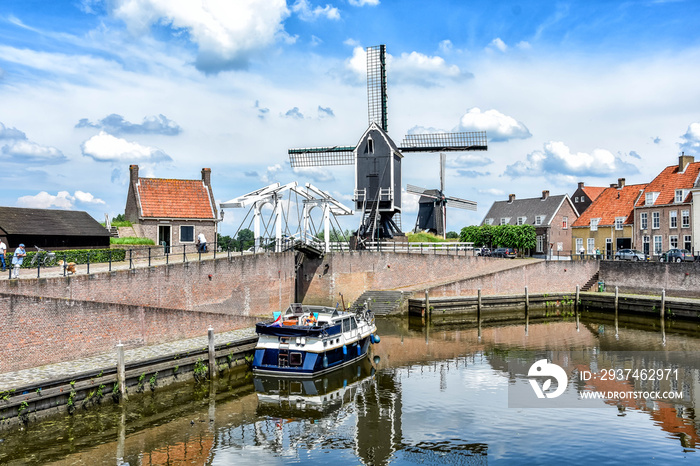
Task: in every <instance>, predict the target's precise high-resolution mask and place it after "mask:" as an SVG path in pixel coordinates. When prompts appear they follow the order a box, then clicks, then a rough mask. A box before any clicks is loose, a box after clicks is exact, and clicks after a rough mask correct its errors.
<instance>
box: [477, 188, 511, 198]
mask: <svg viewBox="0 0 700 466" xmlns="http://www.w3.org/2000/svg"><path fill="white" fill-rule="evenodd" d="M477 192H478V193H479V194H488V195H491V196H503V195H504V194H505V193H506V192H505V191H503V190H502V189H496V188H488V189H480V190H478V191H477Z"/></svg>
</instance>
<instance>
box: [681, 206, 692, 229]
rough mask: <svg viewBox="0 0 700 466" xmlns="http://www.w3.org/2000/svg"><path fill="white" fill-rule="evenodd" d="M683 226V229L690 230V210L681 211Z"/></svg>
mask: <svg viewBox="0 0 700 466" xmlns="http://www.w3.org/2000/svg"><path fill="white" fill-rule="evenodd" d="M681 226H682V227H683V228H690V211H689V210H682V211H681Z"/></svg>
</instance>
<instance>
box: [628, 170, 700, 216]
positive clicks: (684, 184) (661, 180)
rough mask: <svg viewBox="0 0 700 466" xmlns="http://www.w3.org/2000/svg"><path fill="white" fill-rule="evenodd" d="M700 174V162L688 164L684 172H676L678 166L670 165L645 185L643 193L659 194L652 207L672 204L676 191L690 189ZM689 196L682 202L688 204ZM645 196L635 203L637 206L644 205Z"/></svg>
mask: <svg viewBox="0 0 700 466" xmlns="http://www.w3.org/2000/svg"><path fill="white" fill-rule="evenodd" d="M699 173H700V162H694V163H689V164H688V165H687V166H686V167H685V171H684V172H683V173H680V172H679V171H678V164H676V165H671V166H668V167H666V168H664V169H663V171H661V173H659V174H658V176H657V177H656V178H654V179H653V180H652V182H651V183H649V184H648V185H647V189H646V190H645V193H659V197H657V198H656V202H654V205H666V204H673V203H674V201H675V197H676V189H690V188H692V187H693V184H695V180H697V178H698V174H699ZM690 197H691V194H688V195H687V197H686V198H685V199H684V200H683V202H690ZM644 198H645V196H642V197H641V198H640V199H639V201H637V206H638V207H641V206H644V205H646V204H645V199H644Z"/></svg>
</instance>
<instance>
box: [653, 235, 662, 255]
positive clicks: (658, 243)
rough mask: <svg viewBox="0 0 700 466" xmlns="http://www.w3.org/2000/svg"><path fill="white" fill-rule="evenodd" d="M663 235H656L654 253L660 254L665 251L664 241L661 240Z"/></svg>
mask: <svg viewBox="0 0 700 466" xmlns="http://www.w3.org/2000/svg"><path fill="white" fill-rule="evenodd" d="M661 238H662V237H661V235H655V236H654V255H655V256H658V255H659V254H661V253H662V252H663V243H662V242H661Z"/></svg>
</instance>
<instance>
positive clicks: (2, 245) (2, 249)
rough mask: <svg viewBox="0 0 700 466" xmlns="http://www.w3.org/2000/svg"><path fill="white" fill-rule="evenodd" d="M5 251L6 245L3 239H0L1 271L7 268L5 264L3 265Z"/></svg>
mask: <svg viewBox="0 0 700 466" xmlns="http://www.w3.org/2000/svg"><path fill="white" fill-rule="evenodd" d="M6 252H7V245H6V244H5V243H3V241H2V240H1V239H0V263H2V271H3V272H4V271H5V270H7V266H6V265H5V253H6Z"/></svg>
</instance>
